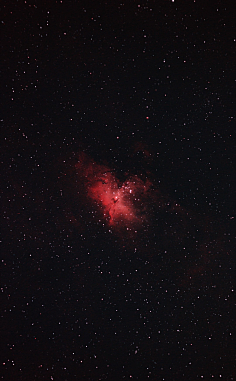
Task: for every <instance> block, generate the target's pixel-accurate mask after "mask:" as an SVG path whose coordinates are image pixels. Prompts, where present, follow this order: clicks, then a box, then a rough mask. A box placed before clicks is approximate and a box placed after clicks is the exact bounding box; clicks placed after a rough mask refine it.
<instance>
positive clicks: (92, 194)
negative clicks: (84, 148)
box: [76, 154, 151, 230]
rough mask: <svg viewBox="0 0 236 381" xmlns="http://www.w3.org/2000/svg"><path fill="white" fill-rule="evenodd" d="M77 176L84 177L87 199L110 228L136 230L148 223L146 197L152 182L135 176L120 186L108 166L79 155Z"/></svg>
mask: <svg viewBox="0 0 236 381" xmlns="http://www.w3.org/2000/svg"><path fill="white" fill-rule="evenodd" d="M76 169H77V173H78V175H79V176H80V177H82V178H83V182H84V184H85V189H86V193H87V197H88V198H89V199H90V200H92V201H93V202H94V203H95V204H96V206H97V207H98V209H99V210H100V212H101V214H102V215H103V217H104V218H105V220H106V221H107V223H108V224H109V226H113V227H117V228H126V229H127V230H129V229H131V228H132V227H133V228H137V227H138V226H140V225H142V223H143V222H144V221H146V220H147V216H146V214H145V206H144V204H145V202H144V201H145V198H146V197H147V196H148V193H149V191H150V189H151V183H150V182H149V181H148V180H146V181H143V180H141V179H140V178H139V177H138V176H133V177H130V178H129V179H127V180H126V181H125V182H123V183H121V182H120V181H119V180H118V179H117V178H116V176H115V173H114V171H112V170H111V169H110V168H109V167H108V166H104V165H100V164H97V163H95V162H94V161H92V160H91V159H89V157H88V156H87V155H85V154H82V155H81V154H80V157H79V162H78V163H77V164H76Z"/></svg>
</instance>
